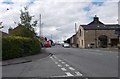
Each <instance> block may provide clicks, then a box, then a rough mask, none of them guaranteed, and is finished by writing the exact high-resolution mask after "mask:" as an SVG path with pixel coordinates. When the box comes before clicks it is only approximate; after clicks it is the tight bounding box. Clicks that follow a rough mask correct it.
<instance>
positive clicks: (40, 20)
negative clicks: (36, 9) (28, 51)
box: [39, 14, 41, 36]
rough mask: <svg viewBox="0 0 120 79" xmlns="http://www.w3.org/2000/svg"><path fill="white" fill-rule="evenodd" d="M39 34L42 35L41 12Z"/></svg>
mask: <svg viewBox="0 0 120 79" xmlns="http://www.w3.org/2000/svg"><path fill="white" fill-rule="evenodd" d="M39 27H40V28H39V35H40V36H41V14H40V23H39Z"/></svg>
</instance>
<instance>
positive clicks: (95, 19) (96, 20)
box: [94, 15, 99, 23]
mask: <svg viewBox="0 0 120 79" xmlns="http://www.w3.org/2000/svg"><path fill="white" fill-rule="evenodd" d="M94 21H95V23H98V21H99V18H98V17H97V16H96V15H95V17H94Z"/></svg>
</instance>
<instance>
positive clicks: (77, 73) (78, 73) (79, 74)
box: [75, 72, 83, 76]
mask: <svg viewBox="0 0 120 79" xmlns="http://www.w3.org/2000/svg"><path fill="white" fill-rule="evenodd" d="M75 73H76V76H83V74H81V73H80V72H75Z"/></svg>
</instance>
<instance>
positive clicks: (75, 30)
mask: <svg viewBox="0 0 120 79" xmlns="http://www.w3.org/2000/svg"><path fill="white" fill-rule="evenodd" d="M75 33H77V24H76V23H75Z"/></svg>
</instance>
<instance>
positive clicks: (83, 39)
mask: <svg viewBox="0 0 120 79" xmlns="http://www.w3.org/2000/svg"><path fill="white" fill-rule="evenodd" d="M119 31H120V25H118V24H104V23H102V22H101V21H100V20H99V18H98V17H97V16H95V17H94V18H93V21H92V22H90V23H89V24H88V25H80V26H79V29H78V32H77V33H76V34H75V35H76V38H74V39H76V41H75V42H74V43H75V44H76V47H79V48H88V47H89V46H92V47H94V48H100V47H102V48H105V47H109V46H111V47H112V46H117V44H118V42H119V41H118V39H119V36H118V33H116V32H119ZM71 38H73V37H71ZM70 40H72V39H70ZM70 43H71V42H70Z"/></svg>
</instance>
